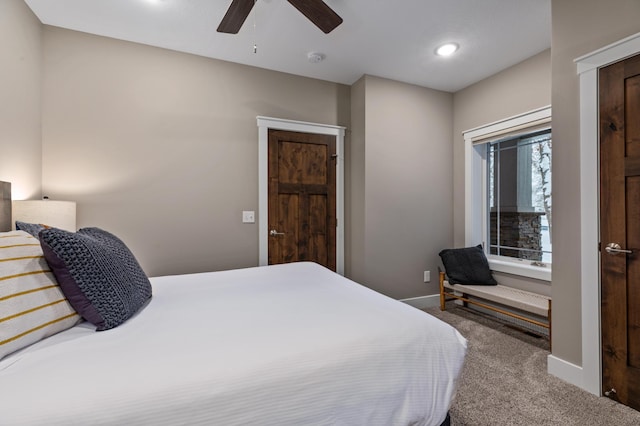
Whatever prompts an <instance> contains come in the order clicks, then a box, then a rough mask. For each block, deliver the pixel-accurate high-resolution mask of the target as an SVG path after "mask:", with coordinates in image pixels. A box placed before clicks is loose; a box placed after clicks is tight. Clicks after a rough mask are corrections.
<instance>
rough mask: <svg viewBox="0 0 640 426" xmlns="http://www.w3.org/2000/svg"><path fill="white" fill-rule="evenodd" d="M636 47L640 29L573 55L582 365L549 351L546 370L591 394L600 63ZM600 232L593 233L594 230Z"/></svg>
mask: <svg viewBox="0 0 640 426" xmlns="http://www.w3.org/2000/svg"><path fill="white" fill-rule="evenodd" d="M639 52H640V33H637V34H634V35H632V36H629V37H627V38H624V39H622V40H619V41H617V42H615V43H612V44H610V45H608V46H605V47H603V48H601V49H598V50H596V51H594V52H591V53H589V54H587V55H584V56H581V57H579V58H577V59H575V61H574V62H575V63H576V65H577V74H578V75H579V77H580V237H581V238H580V239H581V243H580V259H581V262H580V263H581V268H580V275H581V309H582V321H581V325H582V366H581V367H580V366H577V365H573V364H571V363H569V362H567V361H564V360H562V359H560V358H557V357H554V356H553V355H549V357H548V360H547V370H548V372H549V373H550V374H553V375H555V376H557V377H560V378H561V379H563V380H565V381H567V382H569V383H571V384H574V385H576V386H578V387H580V388H582V389H584V390H586V391H588V392H591V393H593V394H595V395H600V394H601V386H602V385H601V383H602V356H601V335H600V325H601V324H600V266H599V263H600V253H599V251H598V240H599V232H600V231H599V229H600V226H599V224H600V220H599V219H600V218H599V214H598V209H599V197H598V188H599V182H600V176H599V174H598V173H593V171H594V170H596V171H597V170H599V156H598V150H599V147H600V146H599V136H598V134H599V127H598V126H599V116H598V105H599V99H598V71H599V68H601V67H604V66H607V65H610V64H612V63H615V62H618V61H621V60H623V59H626V58H628V57H630V56H634V55H636V54H638V53H639ZM594 229H597V230H598V232H597V233H594V232H593V230H594Z"/></svg>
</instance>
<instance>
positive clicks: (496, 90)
mask: <svg viewBox="0 0 640 426" xmlns="http://www.w3.org/2000/svg"><path fill="white" fill-rule="evenodd" d="M548 105H551V51H550V50H545V51H543V52H540V53H538V54H537V55H535V56H532V57H531V58H529V59H527V60H525V61H523V62H521V63H519V64H516V65H514V66H512V67H510V68H507V69H506V70H504V71H501V72H499V73H497V74H495V75H493V76H491V77H489V78H486V79H484V80H482V81H480V82H478V83H476V84H473V85H471V86H469V87H467V88H465V89H463V90H460V91H458V92H456V93H455V94H454V96H453V108H454V110H453V111H454V112H453V117H454V119H453V169H454V170H457V171H459V172H458V173H454V174H453V206H454V207H453V221H454V226H453V244H454V246H455V247H463V246H464V244H465V240H464V235H465V219H464V209H465V199H464V197H465V195H464V191H465V189H464V179H465V175H464V138H463V136H462V133H463V132H464V131H467V130H470V129H473V128H475V127H478V126H482V125H484V124H488V123H492V122H494V121H498V120H502V119H505V118H508V117H512V116H514V115H517V114H522V113H526V112H528V111H532V110H534V109H537V108H541V107H545V106H548ZM554 114H555V110H554ZM554 139H555V131H554ZM554 183H555V176H554ZM555 207H556V206H555V193H554V209H555ZM554 214H555V210H554ZM554 252H555V246H554ZM554 255H555V253H554ZM554 268H555V257H554ZM496 279H498V280H499V281H500V283H502V284H506V285H511V286H513V287H517V288H522V289H525V290H532V291H537V292H541V293H543V294H550V293H551V290H550V288H549V283H548V282H544V281H538V280H533V279H526V278H522V277H516V276H512V275H508V274H500V273H497V274H496Z"/></svg>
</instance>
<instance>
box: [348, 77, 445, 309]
mask: <svg viewBox="0 0 640 426" xmlns="http://www.w3.org/2000/svg"><path fill="white" fill-rule="evenodd" d="M352 105H353V106H352V108H353V109H354V112H352V117H353V119H354V133H355V132H356V131H358V132H362V131H364V136H363V135H362V134H359V135H355V134H354V136H353V138H352V139H353V140H354V141H356V142H355V143H354V146H353V147H352V149H353V151H352V152H351V154H352V157H351V166H352V171H351V172H352V186H351V192H352V195H351V198H352V202H354V204H355V205H356V206H355V207H356V209H357V210H354V212H353V213H356V214H357V215H358V218H357V219H356V218H354V219H353V221H354V222H355V221H356V220H360V223H359V224H358V225H357V228H355V229H356V233H357V244H356V243H354V246H353V247H354V252H353V256H354V258H357V259H358V262H354V263H353V265H352V266H353V268H352V275H353V277H354V278H355V279H356V280H358V281H360V282H362V283H364V284H366V285H367V286H368V287H370V288H373V289H375V290H378V291H380V292H382V293H384V294H387V295H389V296H391V297H394V298H398V299H401V298H410V297H417V296H424V295H428V294H433V293H436V292H437V291H438V290H437V288H438V283H437V267H438V264H439V257H438V252H439V251H440V250H441V249H443V248H445V247H449V246H450V245H451V229H452V198H451V194H452V190H453V185H452V174H453V171H452V169H451V167H450V164H451V163H452V158H453V157H452V155H453V151H452V146H451V138H452V135H451V130H452V128H453V127H452V125H453V96H452V95H451V94H450V93H445V92H440V91H437V90H432V89H427V88H424V87H418V86H413V85H409V84H404V83H399V82H396V81H391V80H386V79H382V78H377V77H372V76H365V77H364V78H363V79H361V80H360V81H359V82H358V83H356V84H355V85H354V87H353V88H352ZM362 109H364V111H362ZM354 174H358V175H359V177H358V179H356V178H355V177H354ZM360 212H361V213H360ZM355 249H359V250H361V251H362V252H358V251H357V250H355ZM425 270H430V271H431V282H430V283H424V281H423V272H424V271H425Z"/></svg>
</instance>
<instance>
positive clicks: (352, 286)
mask: <svg viewBox="0 0 640 426" xmlns="http://www.w3.org/2000/svg"><path fill="white" fill-rule="evenodd" d="M151 283H152V286H153V298H152V299H151V301H150V303H149V304H148V305H147V306H146V307H145V308H144V309H142V310H141V311H140V312H139V313H138V314H137V315H136V316H134V317H133V318H131V319H129V320H128V321H127V322H125V323H124V324H122V325H121V326H119V327H117V328H114V329H111V330H107V331H101V332H96V331H95V328H94V327H93V326H91V325H89V324H88V323H81V324H79V325H77V326H75V327H73V328H71V329H69V330H66V331H64V332H62V333H59V334H57V335H54V336H52V337H49V338H47V339H45V340H43V341H41V342H39V343H37V344H35V345H32V346H30V347H28V348H26V349H24V350H22V351H19V352H17V353H14V354H12V355H10V356H8V357H6V358H4V359H2V361H0V424H1V425H12V426H14V425H41V424H46V425H89V424H90V425H125V424H126V425H178V424H180V425H191V424H194V425H195V424H202V425H225V426H227V425H278V426H283V425H384V426H389V425H439V424H440V423H441V422H442V421H443V420H444V419H445V417H446V413H447V410H448V407H449V404H450V402H451V399H452V397H453V395H454V392H455V388H456V381H457V377H458V375H459V373H460V370H461V367H462V364H463V361H464V356H465V350H466V341H465V339H464V338H463V337H462V336H461V335H460V334H459V333H458V332H457V331H456V330H455V329H454V328H452V327H451V326H449V325H447V324H445V323H444V322H442V321H440V320H438V319H436V318H434V317H432V316H430V315H428V314H426V313H424V312H422V311H420V310H418V309H415V308H413V307H411V306H408V305H405V304H403V303H401V302H398V301H395V300H392V299H390V298H388V297H386V296H383V295H381V294H379V293H376V292H374V291H372V290H370V289H368V288H366V287H364V286H362V285H359V284H357V283H355V282H353V281H350V280H348V279H346V278H344V277H341V276H340V275H337V274H335V273H333V272H331V271H329V270H328V269H325V268H323V267H321V266H319V265H316V264H313V263H294V264H286V265H274V266H268V267H257V268H247V269H238V270H233V271H222V272H212V273H201V274H191V275H180V276H166V277H156V278H152V279H151Z"/></svg>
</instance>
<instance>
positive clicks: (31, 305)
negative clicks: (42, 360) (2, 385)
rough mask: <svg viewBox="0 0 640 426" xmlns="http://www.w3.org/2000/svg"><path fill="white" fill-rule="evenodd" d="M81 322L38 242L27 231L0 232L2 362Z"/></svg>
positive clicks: (0, 341)
mask: <svg viewBox="0 0 640 426" xmlns="http://www.w3.org/2000/svg"><path fill="white" fill-rule="evenodd" d="M79 320H80V316H79V315H78V314H77V313H76V311H75V310H74V309H73V308H72V307H71V305H70V304H69V302H68V301H67V299H66V298H65V297H64V295H63V294H62V290H60V287H59V286H58V283H57V282H56V279H55V277H54V276H53V273H52V272H51V270H50V269H49V265H48V264H47V262H46V260H45V258H44V255H43V253H42V248H41V247H40V242H39V241H38V239H37V238H35V237H33V236H31V235H29V234H28V233H26V232H24V231H13V232H0V359H2V358H3V357H4V356H6V355H8V354H10V353H11V352H14V351H17V350H18V349H21V348H24V347H25V346H28V345H31V344H32V343H35V342H37V341H39V340H42V339H44V338H45V337H48V336H51V335H52V334H55V333H58V332H60V331H62V330H66V329H68V328H71V327H73V326H74V325H75V324H76V323H77V322H78V321H79Z"/></svg>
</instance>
